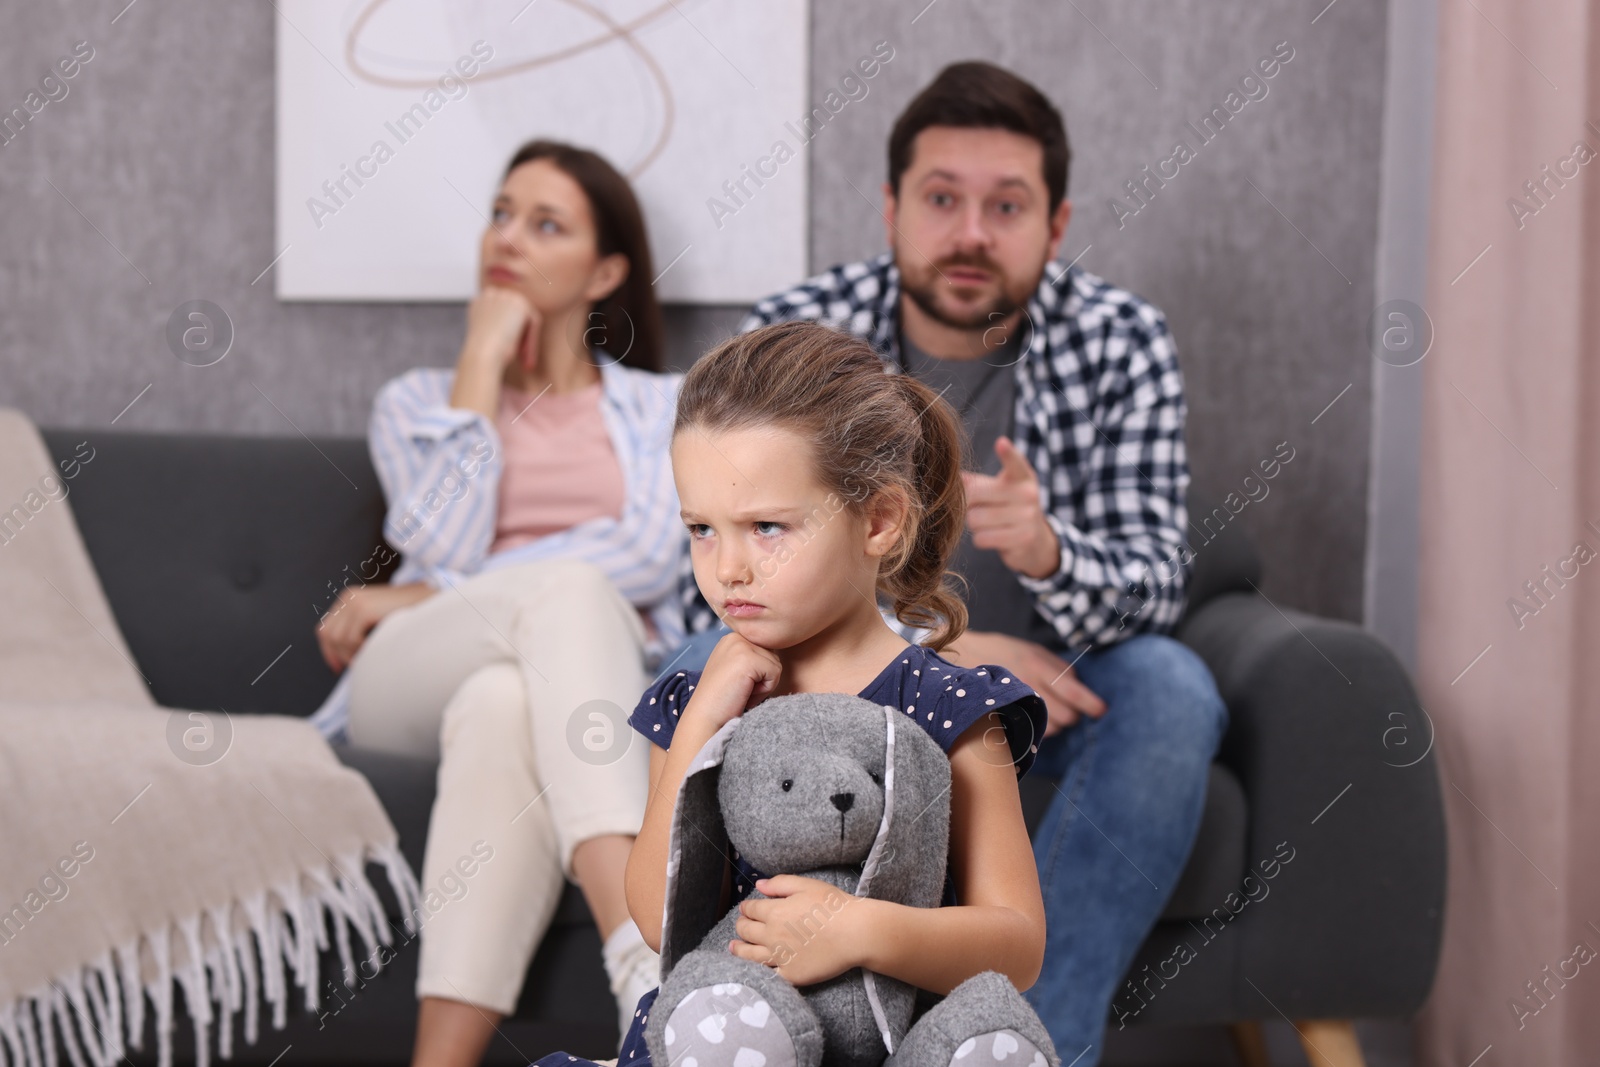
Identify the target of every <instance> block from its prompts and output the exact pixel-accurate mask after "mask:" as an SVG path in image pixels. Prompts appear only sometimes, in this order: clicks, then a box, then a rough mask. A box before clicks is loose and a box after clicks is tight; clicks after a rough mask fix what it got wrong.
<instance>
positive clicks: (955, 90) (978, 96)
mask: <svg viewBox="0 0 1600 1067" xmlns="http://www.w3.org/2000/svg"><path fill="white" fill-rule="evenodd" d="M929 126H965V127H980V128H981V127H992V128H998V129H1002V130H1010V131H1012V132H1013V133H1020V134H1022V135H1023V136H1024V137H1031V138H1033V139H1034V140H1035V141H1038V142H1039V147H1040V148H1042V149H1043V150H1044V184H1045V188H1046V189H1047V190H1049V193H1050V210H1051V212H1054V211H1055V209H1056V208H1057V206H1059V205H1060V203H1061V201H1062V200H1063V199H1064V198H1065V197H1066V195H1067V169H1068V167H1069V166H1070V165H1071V163H1072V147H1071V146H1070V145H1069V144H1068V143H1067V128H1066V126H1065V124H1063V123H1062V121H1061V113H1060V112H1059V111H1057V110H1056V108H1055V105H1054V104H1052V103H1050V101H1049V100H1048V99H1047V98H1046V97H1045V95H1044V94H1043V93H1041V92H1040V91H1039V90H1038V89H1036V88H1034V86H1033V85H1032V84H1031V83H1029V82H1027V81H1024V80H1023V79H1021V78H1019V77H1017V76H1016V75H1015V74H1012V73H1011V72H1010V71H1008V70H1002V69H1001V68H999V67H997V66H995V65H994V64H993V63H983V62H980V61H972V62H967V63H952V64H950V65H949V66H948V67H946V68H944V69H943V70H941V71H940V72H939V76H938V77H937V78H935V79H933V81H932V82H930V83H929V84H928V87H927V88H926V89H924V90H922V92H920V93H918V94H917V97H916V99H914V100H912V101H911V103H909V104H907V105H906V109H905V110H904V111H902V112H901V113H900V117H899V118H898V119H896V120H895V124H894V130H893V131H892V132H891V133H890V134H889V188H891V189H893V190H894V192H895V195H896V196H899V195H900V176H901V175H903V174H904V173H905V172H906V168H907V167H909V166H910V165H911V151H912V145H913V144H914V143H915V141H916V139H917V134H919V133H921V132H922V131H923V130H925V129H927V128H928V127H929Z"/></svg>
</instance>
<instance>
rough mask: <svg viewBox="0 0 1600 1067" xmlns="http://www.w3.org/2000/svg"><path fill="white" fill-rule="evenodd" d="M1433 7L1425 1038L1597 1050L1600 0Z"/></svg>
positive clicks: (1517, 1054) (1564, 1060)
mask: <svg viewBox="0 0 1600 1067" xmlns="http://www.w3.org/2000/svg"><path fill="white" fill-rule="evenodd" d="M1439 23H1440V25H1439V34H1440V35H1439V56H1438V59H1439V64H1438V82H1437V90H1438V91H1437V97H1436V103H1435V106H1436V109H1437V118H1436V127H1435V129H1436V139H1435V146H1434V152H1435V156H1434V176H1433V200H1432V217H1431V220H1430V221H1431V226H1430V229H1431V233H1432V238H1431V245H1430V254H1429V263H1430V266H1429V285H1428V311H1429V312H1430V314H1431V316H1432V319H1433V323H1434V327H1435V331H1436V333H1435V340H1434V344H1433V349H1432V351H1431V352H1430V353H1429V354H1428V356H1427V357H1426V358H1425V360H1424V362H1423V364H1422V371H1423V375H1424V397H1425V399H1424V410H1423V429H1422V436H1423V453H1422V495H1421V507H1422V515H1421V522H1422V532H1421V536H1422V546H1421V547H1422V552H1421V561H1420V574H1419V578H1420V633H1419V645H1418V657H1419V662H1418V675H1419V677H1418V684H1419V688H1420V691H1421V695H1422V700H1423V705H1424V707H1425V708H1426V709H1427V711H1428V712H1429V714H1430V715H1431V716H1432V719H1433V721H1434V723H1435V726H1436V730H1437V738H1438V741H1437V744H1438V753H1439V757H1440V772H1441V776H1442V782H1441V786H1442V788H1443V791H1444V800H1445V807H1446V812H1447V817H1448V823H1449V847H1450V889H1449V895H1448V902H1447V905H1446V913H1445V940H1444V951H1443V956H1442V958H1441V960H1440V963H1439V972H1438V978H1437V980H1436V983H1435V986H1434V990H1433V995H1432V998H1431V999H1430V1001H1429V1003H1428V1005H1427V1007H1426V1009H1425V1011H1424V1013H1423V1016H1422V1018H1421V1020H1420V1022H1419V1030H1418V1035H1419V1046H1420V1049H1421V1053H1422V1056H1421V1061H1422V1062H1423V1063H1425V1064H1429V1065H1439V1067H1446V1065H1448V1067H1466V1065H1468V1064H1470V1063H1477V1064H1478V1067H1496V1065H1503V1064H1539V1065H1566V1064H1570V1065H1574V1067H1577V1065H1580V1064H1582V1065H1590V1064H1595V1063H1600V353H1597V348H1596V346H1597V340H1600V339H1597V336H1596V324H1597V318H1600V211H1597V208H1600V91H1597V83H1600V54H1597V46H1600V9H1597V8H1596V7H1594V6H1591V5H1590V4H1589V3H1585V2H1583V0H1549V2H1543V3H1539V4H1526V3H1522V2H1519V0H1441V2H1440V4H1439ZM1525 183H1531V184H1525ZM1491 1046H1492V1047H1491ZM1478 1057H1481V1059H1478Z"/></svg>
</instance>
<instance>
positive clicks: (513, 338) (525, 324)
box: [461, 286, 542, 373]
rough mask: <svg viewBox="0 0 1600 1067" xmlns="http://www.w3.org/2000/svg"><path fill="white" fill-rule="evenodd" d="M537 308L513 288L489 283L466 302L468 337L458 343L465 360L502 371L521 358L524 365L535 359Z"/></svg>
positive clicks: (536, 357)
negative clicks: (469, 301)
mask: <svg viewBox="0 0 1600 1067" xmlns="http://www.w3.org/2000/svg"><path fill="white" fill-rule="evenodd" d="M541 318H542V316H540V314H539V312H538V311H537V310H535V309H534V307H533V305H532V304H530V303H528V298H527V297H525V296H523V295H522V294H521V293H520V292H518V291H517V290H515V289H505V288H501V287H500V286H489V287H487V288H485V289H484V290H483V291H482V292H480V293H479V294H478V295H477V296H475V297H473V298H472V302H471V303H469V304H468V305H467V337H466V340H465V341H464V342H462V345H461V359H462V362H463V363H465V362H467V361H469V360H470V361H471V362H473V363H474V364H475V365H478V366H482V367H484V368H486V369H491V370H493V371H495V372H497V373H498V372H503V371H504V370H505V369H506V368H507V367H509V366H510V365H511V364H512V362H514V361H517V360H519V359H520V360H521V361H522V363H523V364H524V367H525V369H527V363H528V361H529V359H530V358H531V359H532V360H533V361H534V362H535V363H536V362H537V360H538V344H539V327H540V325H541V321H540V320H541ZM530 337H531V341H530Z"/></svg>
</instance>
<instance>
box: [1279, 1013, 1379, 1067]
mask: <svg viewBox="0 0 1600 1067" xmlns="http://www.w3.org/2000/svg"><path fill="white" fill-rule="evenodd" d="M1294 1028H1295V1030H1296V1031H1297V1032H1298V1033H1299V1035H1300V1045H1301V1047H1302V1048H1304V1049H1305V1052H1306V1059H1308V1060H1310V1061H1311V1067H1365V1065H1366V1060H1364V1059H1362V1057H1361V1043H1360V1042H1358V1041H1357V1040H1356V1028H1355V1027H1354V1026H1352V1025H1350V1020H1349V1019H1302V1020H1300V1021H1299V1022H1297V1023H1295V1024H1294Z"/></svg>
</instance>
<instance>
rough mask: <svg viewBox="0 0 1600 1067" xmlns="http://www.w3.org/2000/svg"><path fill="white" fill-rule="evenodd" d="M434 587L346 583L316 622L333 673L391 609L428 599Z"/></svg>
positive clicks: (354, 656)
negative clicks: (331, 604) (325, 612)
mask: <svg viewBox="0 0 1600 1067" xmlns="http://www.w3.org/2000/svg"><path fill="white" fill-rule="evenodd" d="M436 591H437V590H435V589H434V588H433V586H431V585H428V584H427V583H426V582H409V583H407V584H405V585H358V586H346V587H345V590H344V591H343V592H342V593H340V594H339V598H338V599H337V600H335V601H334V602H333V607H331V608H329V609H328V613H327V614H326V615H324V616H323V617H322V621H321V622H319V623H318V624H317V644H318V645H319V646H320V647H321V649H322V658H323V659H324V660H326V661H327V664H328V666H329V668H330V669H332V670H333V671H334V673H338V672H339V671H342V670H344V669H345V668H346V667H348V666H349V665H350V661H351V660H353V659H355V658H356V653H357V652H359V651H361V646H362V644H364V643H365V642H366V640H367V634H369V633H371V632H372V628H373V627H374V626H376V625H378V623H380V622H382V621H383V620H384V618H385V617H386V616H387V615H388V614H389V613H390V612H393V611H398V610H399V609H400V608H404V607H409V606H410V605H412V604H416V603H418V602H419V601H423V600H426V599H428V597H430V596H432V595H433V594H434V593H435V592H436Z"/></svg>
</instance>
